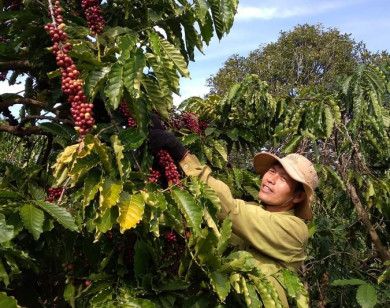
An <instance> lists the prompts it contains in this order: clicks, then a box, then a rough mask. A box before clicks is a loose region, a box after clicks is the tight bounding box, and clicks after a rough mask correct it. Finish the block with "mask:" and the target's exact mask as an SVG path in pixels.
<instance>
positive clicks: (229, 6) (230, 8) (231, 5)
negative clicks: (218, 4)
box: [221, 0, 238, 33]
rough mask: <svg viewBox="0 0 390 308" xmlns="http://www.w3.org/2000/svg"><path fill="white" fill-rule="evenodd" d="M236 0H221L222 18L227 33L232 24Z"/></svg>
mask: <svg viewBox="0 0 390 308" xmlns="http://www.w3.org/2000/svg"><path fill="white" fill-rule="evenodd" d="M237 4H238V1H237V0H227V1H222V10H221V11H222V19H223V21H224V28H225V32H226V33H229V30H230V28H231V27H232V25H233V21H234V15H235V14H236V11H237Z"/></svg>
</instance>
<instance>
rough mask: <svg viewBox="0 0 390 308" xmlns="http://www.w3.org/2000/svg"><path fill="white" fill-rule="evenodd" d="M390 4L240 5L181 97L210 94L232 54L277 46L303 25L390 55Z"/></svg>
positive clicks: (362, 0)
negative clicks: (319, 26) (208, 81)
mask: <svg viewBox="0 0 390 308" xmlns="http://www.w3.org/2000/svg"><path fill="white" fill-rule="evenodd" d="M389 12H390V0H343V1H336V0H314V1H313V0H310V1H309V0H290V1H289V0H241V1H240V2H239V5H238V13H237V15H236V17H235V21H234V24H233V27H232V29H231V30H230V33H229V34H228V35H227V36H225V37H223V38H222V40H221V41H218V39H217V38H216V37H214V38H213V39H212V41H211V42H210V44H209V46H205V47H204V50H203V53H204V54H201V53H200V52H197V53H196V55H195V62H191V63H190V65H189V69H190V74H191V79H183V78H182V79H181V83H180V93H181V97H175V103H179V102H181V101H182V100H184V99H186V98H188V97H190V96H203V95H204V94H206V93H208V91H209V90H208V88H207V87H206V86H205V84H206V79H207V78H208V77H210V75H212V74H215V73H217V71H218V69H219V68H221V67H222V66H223V63H224V62H225V61H226V60H227V58H228V57H229V56H230V55H232V54H235V53H237V54H239V55H241V56H247V55H248V53H249V52H250V51H252V50H254V49H256V48H257V47H259V45H261V44H267V43H271V42H275V41H276V40H277V39H278V37H279V34H280V31H289V30H292V29H293V28H294V26H296V25H298V24H305V23H308V24H310V25H315V24H317V23H322V24H323V25H324V27H325V28H337V29H338V30H339V31H340V32H341V33H343V34H344V33H347V34H351V38H352V39H354V40H355V41H356V42H360V41H363V42H364V43H365V44H366V47H367V48H368V49H369V50H370V51H372V52H376V51H381V50H387V51H389V50H390V17H389Z"/></svg>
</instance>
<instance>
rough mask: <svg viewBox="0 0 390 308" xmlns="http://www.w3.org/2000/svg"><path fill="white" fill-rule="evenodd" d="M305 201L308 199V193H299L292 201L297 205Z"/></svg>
mask: <svg viewBox="0 0 390 308" xmlns="http://www.w3.org/2000/svg"><path fill="white" fill-rule="evenodd" d="M305 199H306V193H305V192H304V191H297V192H296V193H295V197H294V199H293V200H292V201H293V203H296V204H297V203H301V202H302V201H303V200H305Z"/></svg>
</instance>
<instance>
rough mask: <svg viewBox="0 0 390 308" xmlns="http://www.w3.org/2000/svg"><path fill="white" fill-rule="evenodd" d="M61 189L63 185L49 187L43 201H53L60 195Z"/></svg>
mask: <svg viewBox="0 0 390 308" xmlns="http://www.w3.org/2000/svg"><path fill="white" fill-rule="evenodd" d="M63 190H64V188H63V187H57V188H54V187H49V196H48V197H46V199H45V201H49V202H53V201H55V200H57V199H58V198H59V197H60V196H61V194H62V192H63Z"/></svg>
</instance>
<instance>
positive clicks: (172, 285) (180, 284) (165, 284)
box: [153, 279, 191, 291]
mask: <svg viewBox="0 0 390 308" xmlns="http://www.w3.org/2000/svg"><path fill="white" fill-rule="evenodd" d="M190 286H191V284H190V283H189V282H188V281H184V280H179V279H169V280H164V281H162V283H161V284H160V285H158V286H156V287H154V288H153V289H154V290H157V291H175V290H187V289H188V287H190Z"/></svg>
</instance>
